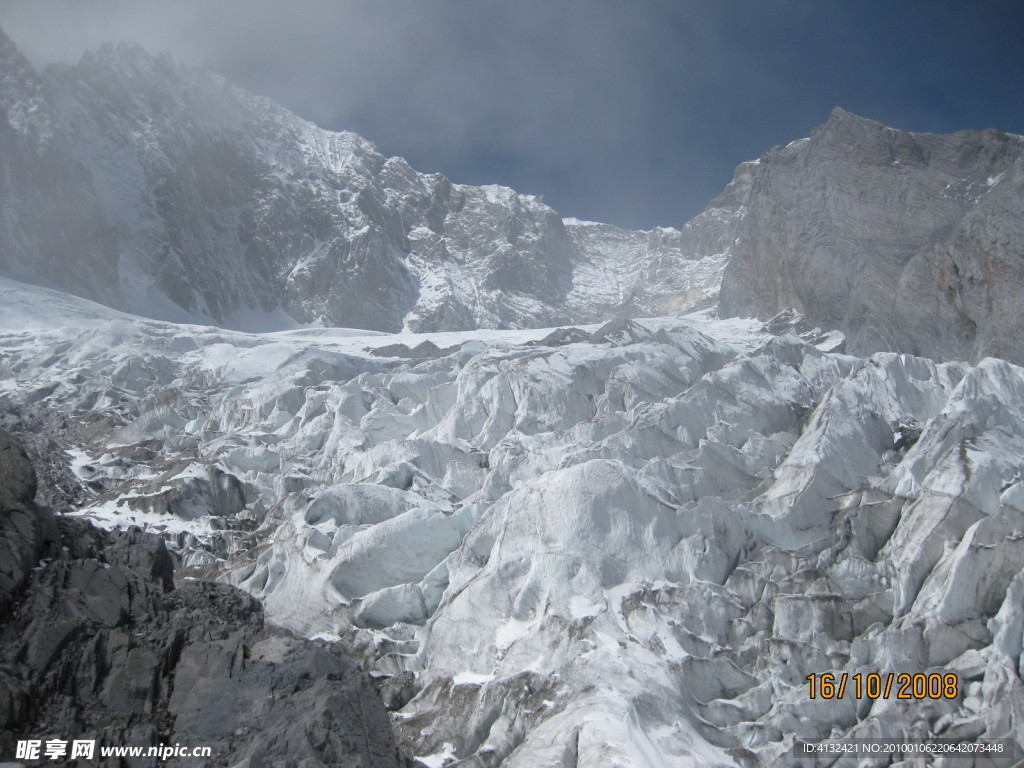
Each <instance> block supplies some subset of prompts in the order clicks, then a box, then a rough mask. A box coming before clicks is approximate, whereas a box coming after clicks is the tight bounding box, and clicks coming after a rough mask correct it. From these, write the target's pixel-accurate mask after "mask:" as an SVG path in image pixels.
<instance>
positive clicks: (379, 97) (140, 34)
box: [0, 0, 1021, 226]
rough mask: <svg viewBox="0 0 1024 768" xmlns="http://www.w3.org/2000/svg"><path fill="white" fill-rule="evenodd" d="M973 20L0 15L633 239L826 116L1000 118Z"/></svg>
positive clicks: (461, 8) (882, 14) (302, 9)
mask: <svg viewBox="0 0 1024 768" xmlns="http://www.w3.org/2000/svg"><path fill="white" fill-rule="evenodd" d="M997 5H998V4H993V8H995V7H996V6H997ZM1000 7H1001V6H1000ZM989 17H991V18H989ZM989 17H986V16H985V14H984V13H981V12H980V11H978V10H977V9H975V10H969V9H965V8H963V7H962V6H957V5H955V4H954V5H950V4H947V3H944V2H934V3H924V4H922V3H917V2H908V3H906V4H899V3H897V4H892V3H883V2H880V0H858V2H844V1H842V0H840V1H837V2H835V3H820V2H818V0H789V1H788V2H786V3H782V4H780V3H754V2H749V3H715V2H697V1H695V0H650V2H645V3H623V2H621V1H620V0H547V2H539V1H537V0H518V1H517V2H498V1H497V0H402V1H401V2H399V1H398V0H340V1H339V0H290V2H281V1H280V0H216V2H210V1H209V0H173V2H171V1H169V0H4V4H3V5H2V6H0V24H2V25H3V26H4V28H5V29H6V31H7V32H8V34H9V35H10V36H11V37H12V39H14V40H15V42H16V43H18V44H19V45H20V46H21V47H22V49H23V50H24V51H25V53H26V54H27V55H28V56H29V58H30V59H32V60H33V61H34V62H35V63H37V64H41V63H45V62H51V61H65V62H73V61H75V60H77V58H78V57H79V56H80V55H81V54H82V52H84V51H85V50H88V49H92V48H96V47H98V45H99V44H100V43H102V42H104V41H107V40H119V39H127V40H134V41H137V42H139V43H140V44H141V45H143V46H144V47H145V48H147V49H148V50H150V51H152V52H154V53H156V52H161V51H167V52H170V53H171V54H172V55H173V56H174V57H175V58H176V59H177V60H179V61H182V62H184V63H188V64H194V65H202V66H206V67H208V68H210V69H212V70H214V71H216V72H219V73H220V74H223V75H224V76H225V77H227V78H228V79H229V80H231V81H232V82H234V83H236V84H238V85H240V86H242V87H244V88H247V89H248V90H251V91H253V92H255V93H258V94H261V95H265V96H269V97H270V98H272V99H274V100H275V101H278V102H280V103H282V104H283V105H285V106H286V107H288V108H289V109H291V110H293V111H295V112H297V113H298V114H300V115H301V116H303V117H305V118H307V119H310V120H313V121H314V122H316V123H318V124H319V125H322V126H323V127H326V128H330V129H335V130H341V129H348V130H355V131H357V132H358V133H360V134H362V135H364V136H365V137H366V138H368V139H370V140H371V141H374V142H375V143H377V144H378V146H379V147H380V148H381V150H382V151H384V152H385V153H388V154H401V155H403V156H405V157H407V158H408V159H409V160H410V161H411V162H412V163H413V165H414V166H415V167H416V168H418V169H419V170H422V171H428V172H431V171H441V172H444V173H446V174H447V175H448V176H450V177H451V178H453V179H454V180H455V181H459V182H465V183H504V184H507V185H510V186H513V187H515V188H517V189H519V190H520V191H523V192H530V193H541V194H544V195H545V198H546V199H547V200H548V202H549V203H551V204H552V205H554V206H555V207H556V208H557V209H558V210H560V211H561V212H562V213H564V214H566V215H575V216H579V217H581V218H594V219H600V220H607V221H612V222H613V223H619V224H624V225H643V226H653V225H655V224H673V225H679V224H680V223H682V221H684V220H685V219H686V218H688V217H689V216H692V215H695V214H696V213H697V212H699V210H700V209H701V208H702V207H703V205H704V204H705V203H706V202H707V201H708V200H709V199H710V198H711V197H713V196H714V195H715V194H717V192H718V191H720V190H721V188H722V187H723V186H724V185H725V184H726V183H727V182H728V180H729V178H730V177H731V173H732V169H733V167H734V166H735V165H736V164H737V163H739V162H741V161H743V160H747V159H751V158H754V157H757V156H758V155H759V154H760V153H761V152H763V151H765V150H767V149H769V148H770V147H771V146H772V145H774V144H778V143H786V142H788V141H790V140H792V139H795V138H799V137H801V136H805V135H807V134H808V133H809V131H810V129H811V128H812V127H813V126H814V125H815V124H817V123H819V122H821V121H823V120H824V119H826V117H827V116H828V113H829V111H830V109H831V107H832V106H834V105H836V104H841V105H843V106H845V107H847V108H849V109H851V110H853V111H859V112H862V113H864V114H866V115H867V116H869V117H874V118H876V119H880V120H883V121H888V122H890V123H891V124H896V125H897V126H899V127H909V128H915V129H919V130H921V129H925V130H946V129H953V128H956V127H962V126H960V125H957V124H956V120H963V119H965V117H964V116H965V115H974V114H979V115H980V114H983V112H982V111H981V110H983V109H994V108H995V106H994V105H996V104H1003V105H1016V104H1017V102H1019V99H1011V98H1009V95H1010V94H1009V93H1002V92H1000V93H999V96H1000V98H999V100H998V101H997V100H993V98H992V95H993V89H994V88H997V85H996V84H995V83H996V80H994V79H993V78H992V77H988V78H987V79H981V78H975V77H973V74H974V73H971V76H970V77H965V76H964V75H963V74H962V73H963V72H964V71H965V68H964V67H963V66H958V62H957V58H959V59H961V60H963V61H967V60H970V61H975V60H980V59H979V58H978V57H979V55H982V54H979V51H981V52H984V51H986V50H987V49H989V48H991V49H993V50H994V51H995V53H992V54H991V56H992V58H993V61H990V62H988V63H987V64H986V66H987V67H990V68H991V69H992V70H993V71H998V69H999V67H1000V66H1002V69H1003V71H1004V72H1010V71H1016V69H1015V67H1013V66H1012V61H1011V60H1009V59H1007V58H1006V57H1007V51H1014V50H1016V49H1018V48H1019V46H1015V45H1014V44H1013V41H1012V40H1009V39H1004V38H1007V34H1008V33H1007V32H1006V31H1005V30H1006V29H1010V28H1012V25H1011V24H1009V23H1008V21H1009V20H1008V19H1006V18H1002V17H999V15H998V14H997V13H996V12H995V11H994V10H993V11H991V12H990V13H989ZM968 21H969V22H970V23H968ZM1000 29H1002V30H1003V31H1002V32H1000ZM961 30H966V32H964V33H962V32H961ZM958 35H959V36H958ZM1000 35H1001V37H1000ZM939 47H941V48H942V50H941V51H939V50H938V48H939ZM939 53H942V54H943V55H944V56H946V58H945V59H943V58H942V57H941V56H938V54H939ZM1014 55H1015V56H1016V59H1017V60H1019V59H1020V54H1019V53H1016V54H1014ZM972 56H973V57H974V58H973V59H972V58H971V57H972ZM1000 57H1002V59H1003V64H1002V65H1000V64H999V63H998V59H999V58H1000ZM967 71H968V72H969V71H970V70H969V69H967ZM1003 81H1004V83H1008V82H1009V81H1010V78H1009V77H1007V76H1006V75H1004V76H1003ZM966 83H973V86H974V87H973V88H968V87H964V86H965V84H966ZM954 86H955V87H954ZM1002 88H1003V90H1004V91H1006V90H1010V91H1012V90H1013V89H1012V88H1011V87H1010V86H1009V85H1003V86H1002ZM986 104H988V105H993V106H985V105H986ZM1003 110H1004V113H1001V114H1006V115H1008V117H1007V118H1005V119H1004V120H1003V123H1002V124H1001V125H1000V126H999V127H1003V128H1006V129H1009V130H1013V129H1014V125H1012V124H1009V123H1011V122H1012V121H1013V120H1014V119H1017V118H1015V117H1014V116H1018V117H1019V115H1020V113H1021V108H1020V107H1018V106H1004V107H1003ZM902 121H906V122H902Z"/></svg>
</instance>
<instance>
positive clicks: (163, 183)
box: [0, 32, 722, 331]
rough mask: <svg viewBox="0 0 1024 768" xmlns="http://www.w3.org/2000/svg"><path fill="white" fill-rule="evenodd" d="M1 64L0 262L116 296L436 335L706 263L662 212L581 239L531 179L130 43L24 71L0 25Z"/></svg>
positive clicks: (691, 296)
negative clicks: (692, 255)
mask: <svg viewBox="0 0 1024 768" xmlns="http://www.w3.org/2000/svg"><path fill="white" fill-rule="evenodd" d="M0 72H2V73H3V76H4V79H3V81H0V162H2V163H3V164H4V168H5V169H6V172H5V173H4V174H2V175H0V201H2V202H3V210H4V215H3V216H2V217H0V268H2V269H5V270H6V271H7V273H8V274H10V275H14V276H16V277H17V276H21V277H26V276H28V277H30V278H31V279H33V280H35V281H38V282H41V283H43V284H50V285H56V286H59V287H61V288H63V289H65V290H68V291H71V292H73V293H75V294H77V295H80V296H84V297H86V298H90V299H93V300H95V301H99V302H101V303H103V304H106V305H108V306H111V307H115V308H118V309H121V310H125V311H131V312H135V313H137V314H142V315H145V316H149V317H154V318H158V319H167V320H173V321H187V322H202V323H210V324H217V325H221V326H226V327H244V328H246V329H256V330H264V329H268V328H271V327H273V328H276V329H283V328H293V327H296V326H297V325H304V324H319V325H326V326H348V327H359V328H367V329H378V330H386V331H398V330H400V329H402V328H403V327H405V328H408V329H411V330H414V331H417V330H418V331H431V330H464V329H470V328H477V327H492V328H517V327H545V326H550V325H556V324H560V323H579V322H582V323H589V322H598V321H602V320H604V319H607V318H609V317H612V316H620V315H622V316H624V315H630V314H654V313H657V312H660V311H661V310H662V308H663V307H672V308H679V307H691V306H697V305H702V304H705V303H707V301H708V300H709V299H710V298H711V297H712V296H714V295H717V291H718V285H717V280H716V279H714V278H715V277H718V276H720V273H721V268H722V264H721V263H720V260H714V259H712V260H710V261H708V262H706V263H701V262H698V261H693V260H689V259H684V258H683V256H682V254H681V253H680V252H679V249H678V242H677V240H676V239H675V236H674V235H673V234H672V231H671V230H656V231H655V232H652V233H646V232H642V233H639V232H618V233H617V234H615V235H614V236H610V235H609V234H608V232H604V233H603V234H602V236H600V237H590V236H583V237H582V242H581V241H580V239H579V238H576V237H573V236H571V234H570V233H569V232H567V228H566V227H565V226H564V225H563V222H562V219H561V218H560V217H559V216H558V214H557V213H556V212H555V211H554V210H552V209H551V208H550V207H548V206H547V205H545V204H544V202H543V201H542V200H541V199H540V198H539V197H534V196H531V195H520V194H517V193H516V192H515V191H513V190H511V189H508V188H504V187H498V186H489V187H472V186H465V185H460V184H455V183H452V182H451V181H449V180H448V179H446V178H445V177H443V176H441V175H440V174H432V175H426V174H420V173H417V172H416V171H414V170H413V169H412V168H411V167H410V166H409V164H408V163H407V162H405V161H404V160H402V159H401V158H398V157H392V158H385V157H384V156H382V155H381V154H380V153H379V152H377V150H376V149H375V148H374V146H373V145H372V144H370V143H369V142H368V141H366V140H364V139H362V138H360V137H359V136H356V135H355V134H352V133H331V132H328V131H324V130H321V129H319V128H317V127H316V126H315V125H312V124H310V123H308V122H306V121H304V120H301V119H299V118H298V117H297V116H295V115H293V114H291V113H289V112H288V111H287V110H285V109H283V108H282V107H280V106H278V105H276V104H273V103H272V102H270V101H268V100H266V99H262V98H257V97H255V96H253V95H251V94H248V93H246V92H244V91H242V90H240V89H237V88H234V87H232V86H231V85H229V84H228V83H227V82H225V81H224V80H223V79H222V78H219V77H217V76H215V75H212V74H210V73H208V72H204V71H202V70H195V69H189V68H186V67H182V66H178V65H176V64H175V63H174V62H172V61H171V60H170V59H169V58H167V57H166V56H159V57H154V56H150V55H149V54H147V53H145V52H144V51H142V50H141V49H140V48H138V47H134V46H130V45H117V46H113V45H106V46H104V47H102V48H101V49H100V50H99V51H97V52H96V53H91V54H87V55H86V56H85V57H83V59H82V60H81V62H80V63H79V64H78V65H76V66H73V67H72V66H57V67H50V68H47V69H45V70H44V71H42V72H39V73H37V72H35V71H33V70H32V67H31V66H30V65H29V63H28V62H27V61H25V59H24V58H23V57H22V56H21V54H20V53H19V52H18V51H17V49H16V48H15V47H14V45H13V44H12V43H11V42H10V41H9V40H8V39H7V38H6V37H3V33H2V32H0ZM577 229H578V228H577ZM691 274H692V275H693V277H692V278H691V277H690V275H691ZM668 275H671V278H670V279H667V280H659V281H657V282H653V283H652V282H649V281H648V279H649V278H651V277H652V276H659V277H664V276H668ZM709 275H711V278H710V279H709V277H708V276H709Z"/></svg>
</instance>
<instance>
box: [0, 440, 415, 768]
mask: <svg viewBox="0 0 1024 768" xmlns="http://www.w3.org/2000/svg"><path fill="white" fill-rule="evenodd" d="M35 492H36V481H35V473H34V471H33V468H32V465H31V463H30V461H29V459H28V456H27V455H26V453H25V451H24V450H23V449H22V448H21V446H20V445H19V444H18V442H17V441H15V440H14V439H13V438H12V437H11V436H10V435H9V434H8V433H7V432H4V431H0V568H2V569H3V570H2V572H0V610H2V611H3V613H2V614H0V617H4V622H3V624H0V754H14V752H15V742H16V741H17V740H18V739H19V738H21V739H24V738H37V737H38V734H46V735H47V736H48V737H49V736H57V737H60V738H66V739H72V738H85V739H96V740H97V741H98V743H99V744H101V745H104V744H105V745H113V746H126V745H128V746H146V747H148V746H157V745H161V744H182V745H189V746H205V747H209V748H210V749H211V750H212V757H211V758H210V759H209V760H207V761H206V762H204V765H210V766H229V765H230V766H248V767H249V768H256V767H257V766H284V765H294V766H299V765H301V766H304V767H305V766H309V767H310V768H313V767H315V766H352V768H356V767H360V768H378V766H379V767H380V768H387V767H388V766H395V767H396V768H397V767H398V766H404V765H406V760H405V758H404V757H403V756H402V755H401V754H400V753H399V752H398V750H397V748H396V746H395V741H394V737H393V735H392V732H391V724H390V721H389V719H388V715H387V711H386V710H385V707H384V703H383V702H382V700H381V697H380V694H379V693H378V692H377V689H376V688H375V687H374V685H373V684H372V683H371V681H370V679H369V678H368V677H367V676H366V675H365V674H364V673H363V671H362V670H361V668H360V667H359V666H358V665H357V664H356V663H355V662H353V661H352V660H350V658H349V657H348V656H347V655H346V654H345V652H344V651H343V650H342V649H341V648H340V647H339V646H338V645H336V644H333V645H332V644H328V643H323V642H313V641H308V640H304V639H301V638H298V637H295V636H293V635H291V634H289V633H287V632H286V631H284V630H281V629H279V628H276V627H273V626H269V625H265V624H264V621H263V613H262V608H261V606H260V604H259V603H258V601H256V600H255V599H254V598H252V597H251V596H249V595H247V594H246V593H244V592H242V591H240V590H238V589H236V588H234V587H230V586H227V585H224V584H214V583H209V582H201V581H185V582H183V583H182V584H181V585H179V586H178V587H177V588H175V585H174V581H173V566H172V563H171V558H170V556H169V554H168V552H167V550H166V549H165V547H164V544H163V542H162V540H160V539H159V538H157V537H155V536H151V535H149V534H144V533H142V532H141V531H139V530H137V529H131V530H129V531H127V532H123V533H108V532H105V531H101V530H99V529H96V528H94V527H92V526H91V525H89V524H88V523H86V522H84V521H81V520H77V519H73V518H54V516H53V515H52V513H50V512H49V511H47V510H45V509H42V508H39V507H36V506H35V504H34V502H33V497H34V496H35ZM37 563H38V565H37ZM78 764H79V765H96V764H99V763H98V761H80V762H79V763H78ZM126 764H130V765H138V766H156V765H157V764H158V761H157V759H156V758H152V757H143V758H137V759H135V758H133V759H132V760H130V761H128V763H126ZM159 764H160V765H167V766H185V765H194V764H195V761H194V760H189V759H185V758H181V759H170V760H168V761H161V762H159Z"/></svg>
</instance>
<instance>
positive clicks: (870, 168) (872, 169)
mask: <svg viewBox="0 0 1024 768" xmlns="http://www.w3.org/2000/svg"><path fill="white" fill-rule="evenodd" d="M1022 164H1024V141H1022V140H1021V139H1020V137H1016V136H1012V135H1009V134H1004V133H1000V132H998V131H994V130H986V131H977V130H969V131H960V132H957V133H953V134H948V135H940V134H926V133H913V132H910V131H904V130H897V129H893V128H888V127H886V126H884V125H882V124H881V123H878V122H876V121H874V120H868V119H865V118H862V117H858V116H857V115H854V114H852V113H850V112H847V111H846V110H843V109H841V108H836V109H834V110H833V111H832V115H831V116H830V118H829V120H828V121H827V122H826V123H825V124H824V125H822V126H821V127H819V128H817V129H816V130H814V131H813V132H812V134H811V136H810V137H809V138H808V139H804V140H800V141H795V142H793V143H791V144H789V145H788V146H786V147H779V148H776V149H774V150H772V151H771V152H769V153H767V154H766V155H764V156H763V157H762V158H761V159H760V160H759V161H758V162H756V163H748V164H745V165H744V166H741V168H740V169H739V170H738V172H737V177H736V179H735V180H734V182H733V184H731V185H730V186H729V187H728V188H727V189H726V192H725V193H723V195H722V196H721V197H720V198H719V199H717V200H715V201H713V202H712V204H711V205H709V206H708V208H707V209H706V210H705V212H704V213H702V214H701V215H700V216H698V217H697V218H696V219H694V220H693V221H692V222H690V223H689V224H688V225H687V226H686V227H684V230H683V232H684V243H686V244H687V245H688V246H689V247H691V248H693V249H694V251H695V254H694V255H696V256H705V255H708V254H709V253H721V252H728V253H729V254H730V261H729V264H728V266H727V268H726V270H725V275H724V278H723V284H722V290H721V295H720V303H721V309H722V312H723V313H724V314H725V315H738V316H757V317H760V318H763V319H767V318H770V317H772V316H774V315H775V314H777V313H778V312H780V311H782V310H783V309H786V308H788V307H793V308H796V309H798V310H799V311H801V312H803V313H804V314H805V315H806V317H807V319H808V320H809V321H811V322H814V323H820V324H821V325H822V326H823V327H830V328H838V329H840V330H842V331H843V332H844V333H845V334H846V335H847V340H848V344H849V348H850V349H851V350H852V351H856V352H858V353H869V352H874V351H879V350H887V351H899V352H907V353H911V354H919V355H924V356H928V357H934V358H939V359H950V358H954V359H963V360H978V359H980V358H982V357H985V356H987V355H994V356H1001V357H1005V358H1007V359H1010V360H1012V361H1017V362H1020V361H1024V342H1021V341H1020V340H1019V339H1018V336H1019V334H1018V333H1017V332H1016V331H1015V330H1014V329H1015V328H1019V327H1020V326H1021V324H1022V322H1024V315H1022V312H1024V310H1022V309H1021V308H1020V302H1019V301H1018V300H1017V298H1016V297H1017V296H1019V294H1020V289H1021V288H1022V287H1024V285H1022V284H1021V279H1020V277H1019V276H1020V274H1021V271H1022V267H1024V263H1022V258H1024V257H1022V256H1021V254H1020V252H1019V250H1018V249H1016V247H1015V246H1014V245H1013V244H1014V243H1019V242H1021V239H1022V238H1024V229H1022V224H1021V220H1022V219H1021V216H1020V211H1021V209H1022V208H1024V199H1022V198H1024V191H1022V186H1021V183H1020V180H1021V179H1022V178H1024V177H1022V176H1021V171H1022ZM684 247H686V246H684Z"/></svg>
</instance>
